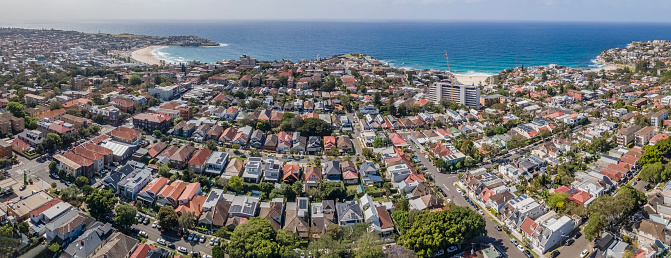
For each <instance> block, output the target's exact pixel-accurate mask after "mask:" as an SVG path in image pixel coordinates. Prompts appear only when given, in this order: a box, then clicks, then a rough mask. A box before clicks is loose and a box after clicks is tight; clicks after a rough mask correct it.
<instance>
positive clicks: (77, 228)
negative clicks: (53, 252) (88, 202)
mask: <svg viewBox="0 0 671 258" xmlns="http://www.w3.org/2000/svg"><path fill="white" fill-rule="evenodd" d="M95 221H96V220H95V219H94V218H93V217H91V216H89V215H87V214H86V213H84V212H83V211H81V210H78V209H70V210H68V211H67V212H66V213H64V214H63V215H61V216H60V217H58V218H56V219H55V220H52V221H50V222H48V223H46V224H45V225H44V232H38V233H39V234H42V233H43V234H42V235H44V236H45V239H46V240H47V241H49V242H51V241H56V243H59V244H63V243H64V242H66V241H72V240H74V239H75V238H77V237H79V236H80V235H81V234H82V233H83V232H84V231H85V230H86V227H87V226H90V225H92V224H93V223H94V222H95Z"/></svg>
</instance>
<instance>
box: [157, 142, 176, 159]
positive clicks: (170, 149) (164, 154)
mask: <svg viewBox="0 0 671 258" xmlns="http://www.w3.org/2000/svg"><path fill="white" fill-rule="evenodd" d="M178 149H179V148H178V147H177V146H175V145H171V146H170V147H168V148H166V149H164V150H163V151H162V152H161V153H160V154H158V156H161V157H166V158H170V157H172V154H175V152H177V150H178Z"/></svg>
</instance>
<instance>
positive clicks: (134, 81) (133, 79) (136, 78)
mask: <svg viewBox="0 0 671 258" xmlns="http://www.w3.org/2000/svg"><path fill="white" fill-rule="evenodd" d="M141 83H142V77H140V75H139V74H137V73H134V74H132V75H131V76H130V78H129V79H128V84H130V85H140V84H141Z"/></svg>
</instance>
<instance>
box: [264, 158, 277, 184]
mask: <svg viewBox="0 0 671 258" xmlns="http://www.w3.org/2000/svg"><path fill="white" fill-rule="evenodd" d="M281 166H282V162H280V161H279V160H276V159H267V160H266V164H265V166H264V168H263V181H264V182H278V181H279V179H280V173H281V172H282V171H281V168H282V167H281Z"/></svg>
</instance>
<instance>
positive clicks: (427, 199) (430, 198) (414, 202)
mask: <svg viewBox="0 0 671 258" xmlns="http://www.w3.org/2000/svg"><path fill="white" fill-rule="evenodd" d="M408 204H409V206H410V209H412V210H425V209H430V210H431V209H435V208H441V207H443V206H444V204H443V199H442V198H440V197H438V196H436V195H434V194H427V195H424V196H422V197H419V198H415V199H411V200H410V201H409V202H408Z"/></svg>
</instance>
